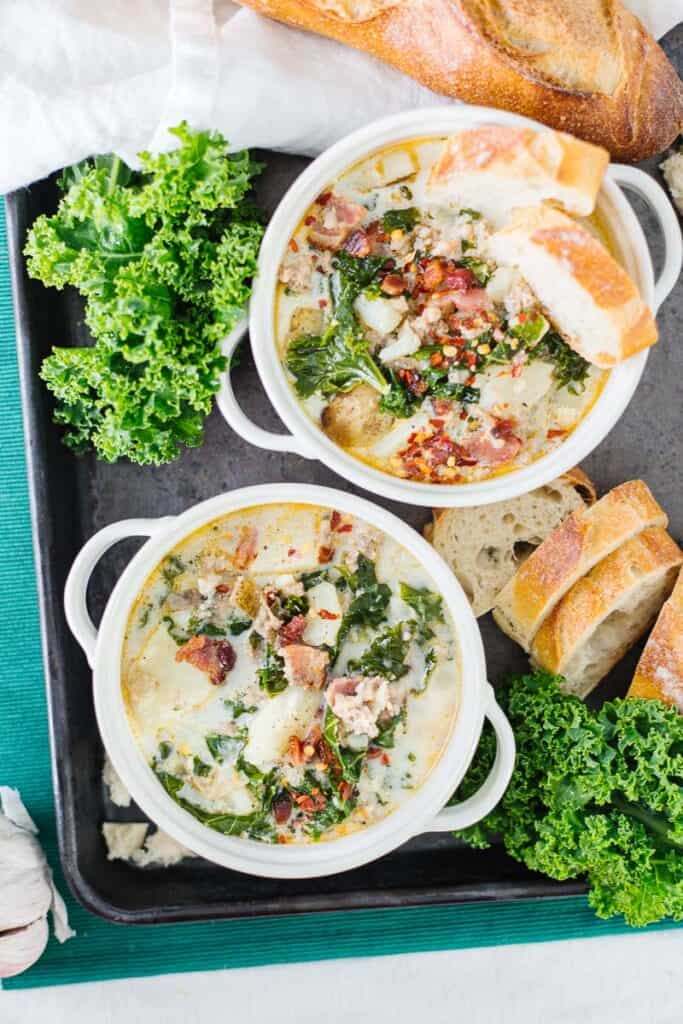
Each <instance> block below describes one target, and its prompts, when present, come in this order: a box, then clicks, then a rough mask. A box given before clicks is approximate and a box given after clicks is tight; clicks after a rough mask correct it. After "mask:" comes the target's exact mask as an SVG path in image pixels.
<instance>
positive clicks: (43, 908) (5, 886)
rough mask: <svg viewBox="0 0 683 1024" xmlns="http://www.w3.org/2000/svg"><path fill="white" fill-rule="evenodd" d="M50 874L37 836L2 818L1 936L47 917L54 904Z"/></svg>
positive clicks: (0, 827) (6, 818) (0, 870)
mask: <svg viewBox="0 0 683 1024" xmlns="http://www.w3.org/2000/svg"><path fill="white" fill-rule="evenodd" d="M48 872H49V869H48V867H47V864H46V861H45V856H44V854H43V851H42V849H41V848H40V843H39V842H38V840H37V839H36V838H35V836H33V835H32V834H31V833H30V832H27V831H26V830H25V829H23V828H20V827H19V826H17V825H15V824H14V822H13V821H10V819H9V818H8V817H5V816H4V815H0V893H2V899H1V900H0V932H3V931H7V930H8V929H10V928H23V927H24V926H25V925H29V924H31V922H33V921H35V920H36V919H37V918H39V917H43V916H44V915H45V914H47V912H48V910H49V908H50V904H51V903H52V887H51V885H50V876H49V873H48Z"/></svg>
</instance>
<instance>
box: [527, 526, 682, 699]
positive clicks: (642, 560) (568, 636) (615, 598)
mask: <svg viewBox="0 0 683 1024" xmlns="http://www.w3.org/2000/svg"><path fill="white" fill-rule="evenodd" d="M682 562H683V552H682V551H681V550H680V548H679V547H678V545H677V544H676V543H675V541H673V540H672V539H671V537H669V535H668V534H667V533H666V531H665V530H664V529H662V528H661V527H659V526H655V527H651V528H650V529H647V530H643V532H642V533H639V534H638V535H637V536H635V537H632V538H631V539H630V540H628V541H626V542H625V543H624V544H622V545H621V547H619V548H617V549H616V551H613V552H612V553H611V554H610V555H608V556H607V557H606V558H605V559H603V560H602V561H601V562H599V563H598V564H597V565H596V566H594V568H592V569H591V570H590V571H589V572H588V573H587V574H586V575H585V576H583V577H582V578H581V579H579V580H577V582H576V583H575V584H574V585H573V586H572V587H571V589H570V590H569V591H568V592H567V593H566V594H565V595H564V597H563V598H562V600H561V601H560V602H559V603H558V604H557V605H556V606H555V608H554V609H553V611H552V612H551V613H550V615H548V617H547V618H546V619H545V621H544V622H543V625H542V626H541V628H540V629H539V630H538V632H537V634H536V637H535V639H534V642H533V645H532V649H531V655H532V661H533V663H534V664H535V665H539V666H541V667H542V668H545V669H547V670H548V671H550V672H553V673H557V674H559V675H564V676H565V677H566V683H565V685H564V686H563V689H564V691H565V692H568V693H574V694H576V695H577V696H579V697H585V696H586V695H587V694H588V693H590V691H591V690H592V689H593V688H594V687H595V686H597V684H598V683H599V682H600V680H601V679H602V678H603V677H604V676H605V675H606V674H607V673H608V672H609V671H610V669H611V668H612V667H613V666H614V665H615V664H616V663H617V661H618V660H619V659H620V658H621V657H623V655H624V654H626V652H627V651H628V650H629V649H630V647H632V646H633V644H634V643H635V642H636V641H637V640H638V639H639V638H640V637H641V636H642V635H643V633H644V632H645V631H646V629H647V628H648V626H649V625H650V623H651V622H652V621H653V619H654V618H655V616H656V615H657V612H658V611H659V610H660V608H661V607H662V603H663V602H664V601H665V600H666V598H667V597H668V595H669V594H670V592H671V588H672V587H673V584H674V580H675V577H676V574H677V572H678V571H679V568H680V565H681V563H682Z"/></svg>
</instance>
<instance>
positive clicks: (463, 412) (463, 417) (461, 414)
mask: <svg viewBox="0 0 683 1024" xmlns="http://www.w3.org/2000/svg"><path fill="white" fill-rule="evenodd" d="M468 415H469V413H468V412H467V410H466V409H463V411H462V412H461V413H460V419H461V420H466V419H467V417H468Z"/></svg>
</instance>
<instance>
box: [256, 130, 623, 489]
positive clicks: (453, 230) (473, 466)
mask: <svg viewBox="0 0 683 1024" xmlns="http://www.w3.org/2000/svg"><path fill="white" fill-rule="evenodd" d="M442 147H443V140H425V141H421V142H412V143H408V144H405V145H404V146H399V147H395V148H393V149H391V150H389V151H386V152H385V153H383V154H380V155H379V156H378V155H377V154H375V155H374V156H372V157H368V158H367V159H366V160H364V161H362V162H361V163H360V164H357V165H356V166H355V167H353V168H351V169H350V170H349V171H347V172H346V173H345V174H344V175H342V176H341V177H340V178H339V179H338V180H337V181H336V182H335V183H334V184H333V185H330V186H329V188H327V189H325V190H324V191H323V193H322V194H321V195H319V196H318V198H317V200H316V201H315V203H313V205H312V206H311V208H310V209H309V211H308V213H307V215H306V217H305V218H304V220H303V222H302V224H301V225H300V226H299V228H298V229H297V231H296V232H295V234H294V236H293V237H292V238H291V239H290V242H289V247H288V249H287V253H286V255H285V257H284V259H283V261H282V265H281V267H280V285H279V292H278V301H277V314H276V333H277V338H278V345H279V350H280V354H281V358H282V360H283V362H284V365H285V367H286V370H287V373H288V377H289V380H290V383H291V385H292V387H293V389H294V391H295V393H296V395H297V396H298V398H299V400H300V401H301V403H302V405H303V407H304V409H305V410H306V412H307V413H308V414H309V416H311V417H312V418H313V419H314V420H315V421H316V422H317V423H318V424H319V425H320V427H321V428H322V429H323V430H324V431H325V432H326V433H327V435H328V436H329V437H330V438H331V439H332V440H333V441H335V442H336V443H337V444H339V445H340V446H341V447H343V448H345V449H346V450H348V451H349V452H350V453H351V454H353V455H355V456H356V457H357V458H360V459H362V460H363V461H365V462H367V463H369V464H371V465H373V466H374V467H375V468H377V469H380V470H382V471H384V472H386V473H390V474H392V475H394V476H399V477H404V478H408V479H411V480H417V481H422V482H428V483H444V484H453V483H467V482H470V481H476V480H483V479H486V478H487V477H490V476H492V475H496V474H499V473H502V472H508V471H510V470H512V469H517V468H520V467H522V466H525V465H528V464H529V463H530V462H533V461H534V460H535V459H537V458H539V457H541V456H542V455H545V454H547V453H548V452H549V451H551V450H552V449H554V448H555V447H557V446H558V445H559V444H561V442H562V441H563V440H564V439H565V438H566V437H567V436H568V435H569V434H570V433H571V431H572V430H573V429H574V428H575V427H576V425H577V424H578V423H579V421H580V420H581V418H582V417H583V416H584V415H585V413H586V412H587V411H588V409H589V408H590V407H591V405H592V403H593V402H594V401H595V399H596V397H597V395H598V393H599V390H600V387H601V386H602V383H603V382H604V379H605V376H606V375H605V373H604V371H600V370H598V369H597V368H595V367H593V366H590V365H589V364H588V363H587V362H586V361H585V360H584V359H583V358H582V357H581V356H579V355H578V354H577V353H575V352H574V351H573V350H572V349H571V348H570V347H569V345H568V344H567V343H566V341H565V340H564V339H563V338H562V337H561V335H560V334H559V333H558V331H557V330H556V329H555V328H554V326H553V324H552V322H551V320H550V318H549V316H548V314H547V312H546V311H545V310H544V309H542V308H541V305H540V303H539V302H538V300H537V299H536V297H535V295H534V294H533V292H532V291H531V289H530V288H529V286H528V285H527V283H526V282H525V281H524V280H523V279H522V277H521V276H520V275H519V273H518V272H517V271H516V270H514V269H513V268H511V267H503V266H497V265H496V264H495V263H494V262H493V260H491V259H490V258H489V256H488V255H487V239H488V238H489V236H490V234H491V231H492V226H491V224H490V223H489V222H488V221H487V220H486V219H485V218H484V217H483V216H482V215H481V214H480V213H479V212H478V211H477V210H475V209H471V208H469V207H466V208H462V207H461V206H460V205H459V204H458V200H457V195H453V196H452V197H450V198H448V197H447V198H444V197H443V195H438V196H434V195H431V194H430V188H429V173H430V170H431V168H432V166H433V164H434V163H435V161H436V160H437V159H438V157H439V155H440V153H441V150H442Z"/></svg>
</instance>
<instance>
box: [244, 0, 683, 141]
mask: <svg viewBox="0 0 683 1024" xmlns="http://www.w3.org/2000/svg"><path fill="white" fill-rule="evenodd" d="M240 2H241V3H243V4H244V6H247V7H252V8H254V9H255V10H257V11H260V12H261V13H262V14H266V15H269V16H270V17H273V18H277V19H279V20H280V21H284V22H286V23H287V24H289V25H295V26H297V27H298V28H303V29H308V30H309V31H312V32H318V33H320V34H321V35H325V36H328V37H330V38H332V39H336V40H338V41H339V42H342V43H347V44H348V45H349V46H354V47H356V48H357V49H360V50H365V51H367V52H368V53H371V54H373V55H374V56H375V57H378V58H379V59H381V60H384V61H386V62H387V63H389V64H393V65H394V66H395V67H397V68H399V69H400V70H402V71H404V72H405V73H406V74H408V75H411V76H412V77H413V78H416V79H417V80H418V81H419V82H421V83H422V84H423V85H426V86H427V87H428V88H430V89H433V90H434V91H435V92H440V93H443V94H445V95H447V96H453V97H457V98H458V99H462V100H465V101H466V102H468V103H479V104H483V105H488V106H496V107H500V108H502V109H504V110H512V111H513V112H515V113H518V114H523V115H525V116H527V117H533V118H535V119H536V120H539V121H542V122H543V123H545V124H548V125H550V127H552V128H557V129H560V130H562V131H568V132H571V133H573V134H575V135H578V136H580V137H581V138H584V139H587V140H589V141H591V142H595V143H597V144H598V145H602V146H604V147H605V148H606V149H608V150H609V151H610V152H611V153H612V156H613V157H615V158H617V159H620V160H633V161H635V160H642V159H644V158H645V157H648V156H652V155H653V154H655V153H659V152H661V150H663V149H664V148H666V146H668V145H670V143H671V142H672V141H673V140H674V139H675V137H676V136H677V135H678V133H679V132H680V130H681V128H682V127H683V85H682V84H681V81H680V79H679V78H678V75H677V74H676V72H675V70H674V68H673V67H672V66H671V64H670V63H669V61H668V60H667V58H666V56H665V54H664V52H663V50H662V49H661V48H660V47H659V46H658V45H657V43H656V42H655V40H654V39H653V38H652V36H651V35H650V34H649V33H648V32H647V31H646V30H645V28H644V27H643V25H642V24H641V23H640V22H639V21H638V19H637V18H636V17H635V16H634V15H632V14H631V13H630V12H629V11H627V10H626V9H625V8H624V7H623V6H622V4H621V3H620V2H619V0H603V2H602V3H600V4H596V3H595V2H594V0H403V2H402V3H382V2H381V0H366V2H365V3H364V4H362V8H363V13H358V12H357V13H356V14H355V15H354V14H353V11H352V9H353V8H354V7H357V8H359V10H360V6H359V5H360V0H358V2H357V3H354V2H353V0H348V2H345V0H339V3H337V4H334V0H330V2H329V3H326V2H325V0H240ZM333 6H335V7H337V10H336V11H335V10H334V9H333ZM345 12H346V13H345Z"/></svg>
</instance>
